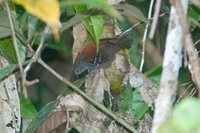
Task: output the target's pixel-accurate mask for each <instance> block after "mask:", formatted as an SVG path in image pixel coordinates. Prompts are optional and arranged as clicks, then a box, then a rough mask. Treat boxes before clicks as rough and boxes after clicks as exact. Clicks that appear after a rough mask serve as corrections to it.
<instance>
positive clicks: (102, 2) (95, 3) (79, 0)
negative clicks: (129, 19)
mask: <svg viewBox="0 0 200 133" xmlns="http://www.w3.org/2000/svg"><path fill="white" fill-rule="evenodd" d="M61 5H62V8H63V7H64V6H68V5H74V6H75V7H77V6H82V7H84V6H85V7H86V9H88V10H90V9H97V10H100V11H103V12H105V13H107V14H108V15H110V16H113V17H115V18H117V19H119V20H122V16H121V15H120V14H119V12H118V11H117V10H116V9H115V7H114V6H113V5H111V4H108V2H107V1H106V0H71V1H61ZM83 11H84V12H82V13H86V11H87V10H83Z"/></svg>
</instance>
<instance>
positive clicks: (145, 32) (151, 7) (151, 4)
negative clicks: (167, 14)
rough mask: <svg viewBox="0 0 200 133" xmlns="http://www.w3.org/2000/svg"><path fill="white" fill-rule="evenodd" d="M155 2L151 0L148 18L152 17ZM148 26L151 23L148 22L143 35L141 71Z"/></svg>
mask: <svg viewBox="0 0 200 133" xmlns="http://www.w3.org/2000/svg"><path fill="white" fill-rule="evenodd" d="M153 3H154V0H151V3H150V7H149V13H148V19H150V18H151V14H152V9H153ZM148 28H149V23H147V24H146V27H145V31H144V36H143V39H142V59H141V63H140V71H141V72H142V69H143V66H144V57H145V44H146V39H147V32H148Z"/></svg>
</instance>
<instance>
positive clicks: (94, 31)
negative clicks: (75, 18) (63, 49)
mask: <svg viewBox="0 0 200 133" xmlns="http://www.w3.org/2000/svg"><path fill="white" fill-rule="evenodd" d="M74 1H75V2H77V0H74ZM74 7H75V10H76V12H77V13H86V12H87V11H88V9H89V8H91V7H93V6H92V5H91V4H89V5H76V4H75V5H74ZM82 22H83V24H84V26H85V28H86V29H87V31H88V32H89V33H90V35H91V36H92V38H93V39H94V40H95V43H96V46H97V51H98V48H99V39H100V36H101V32H102V30H103V25H104V17H103V15H96V16H90V17H87V18H85V19H83V21H82Z"/></svg>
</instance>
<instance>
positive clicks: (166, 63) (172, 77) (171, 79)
mask: <svg viewBox="0 0 200 133" xmlns="http://www.w3.org/2000/svg"><path fill="white" fill-rule="evenodd" d="M181 2H182V4H184V5H185V6H184V11H185V12H184V14H186V11H187V7H188V0H182V1H181ZM182 28H183V27H182V26H181V23H180V21H179V16H178V15H177V10H176V8H175V7H174V6H173V5H171V11H170V19H169V26H168V34H167V38H166V49H165V54H164V60H163V71H162V75H161V81H160V90H159V91H160V92H159V94H158V97H157V99H156V101H155V113H154V119H153V128H152V133H157V129H158V128H159V127H160V125H161V123H162V122H164V121H165V120H166V119H167V118H168V117H169V116H170V113H171V108H172V105H173V102H174V100H175V96H176V91H177V85H178V74H179V69H180V67H181V66H182V57H183V55H182V49H183V42H182V40H183V29H182Z"/></svg>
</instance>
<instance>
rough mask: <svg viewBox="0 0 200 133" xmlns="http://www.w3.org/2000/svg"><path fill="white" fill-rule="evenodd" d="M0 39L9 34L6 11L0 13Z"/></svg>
mask: <svg viewBox="0 0 200 133" xmlns="http://www.w3.org/2000/svg"><path fill="white" fill-rule="evenodd" d="M0 22H1V23H0V39H2V38H5V37H8V36H10V34H11V30H10V25H9V21H8V16H7V13H6V12H1V13H0Z"/></svg>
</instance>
